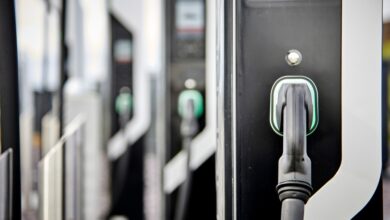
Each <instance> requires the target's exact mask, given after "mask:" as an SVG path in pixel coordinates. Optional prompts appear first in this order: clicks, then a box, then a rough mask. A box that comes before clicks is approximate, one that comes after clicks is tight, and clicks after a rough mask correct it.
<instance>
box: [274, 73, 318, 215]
mask: <svg viewBox="0 0 390 220" xmlns="http://www.w3.org/2000/svg"><path fill="white" fill-rule="evenodd" d="M317 94H318V93H317V88H316V86H315V84H314V83H313V81H311V80H310V79H308V78H306V77H302V76H297V77H283V78H281V79H279V80H277V81H276V82H275V84H274V86H273V87H272V91H271V112H270V123H271V126H272V128H273V129H274V130H275V132H276V133H277V134H279V135H282V136H283V154H282V156H281V157H280V159H279V171H278V172H279V174H278V185H277V190H278V194H279V199H280V201H281V202H282V211H281V212H282V213H281V219H282V220H303V213H304V204H305V203H306V202H307V200H308V199H309V197H310V196H311V192H312V187H311V161H310V158H309V157H308V155H307V146H306V136H307V135H308V134H311V133H312V132H313V131H314V130H315V129H316V127H317V125H318V95H317Z"/></svg>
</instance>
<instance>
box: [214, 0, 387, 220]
mask: <svg viewBox="0 0 390 220" xmlns="http://www.w3.org/2000/svg"><path fill="white" fill-rule="evenodd" d="M218 4H219V5H218V8H219V12H218V13H219V16H218V18H219V22H218V36H219V38H218V41H219V43H218V53H219V56H218V58H219V60H218V63H219V64H218V67H219V78H218V80H219V82H218V86H219V88H218V105H219V110H218V138H219V139H218V146H217V158H218V161H217V168H218V171H217V172H218V173H217V184H218V217H219V219H264V218H267V219H280V218H282V219H303V218H305V219H351V218H354V219H381V218H382V214H381V213H382V203H381V184H380V167H381V166H380V163H381V159H380V158H381V155H380V133H381V132H380V127H381V121H380V115H381V114H380V96H381V90H380V86H381V83H380V63H381V58H380V55H381V50H380V45H381V40H380V39H381V37H380V36H381V19H380V15H381V1H370V2H369V1H365V0H359V1H351V0H342V1H341V0H330V1H321V0H315V1H309V0H307V1H306V0H291V1H271V0H220V1H218ZM359 10H360V11H361V12H364V13H367V16H365V18H364V19H365V20H364V22H363V18H361V17H359V16H358V14H357V11H359ZM368 16H370V17H369V18H368ZM368 32H370V35H368V34H367V33H368ZM356 54H360V55H362V54H363V57H365V62H360V61H359V58H358V57H357V55H356ZM281 77H282V78H281ZM284 77H287V78H289V79H290V80H291V77H293V78H294V79H293V80H292V81H289V82H286V83H287V84H285V86H286V87H285V88H284V89H283V88H282V87H279V89H280V90H278V89H277V90H278V91H279V92H280V93H279V98H280V99H273V98H276V97H277V96H273V95H271V96H270V93H271V91H272V93H271V94H276V93H277V92H275V90H274V89H275V88H276V87H277V86H278V85H279V86H283V85H282V84H278V82H279V80H280V79H284ZM278 79H279V80H278ZM298 79H299V80H298ZM302 79H310V80H308V81H307V80H306V82H310V81H311V82H313V84H315V86H316V88H317V89H318V100H315V99H313V101H308V100H309V99H308V97H309V96H308V94H311V95H310V97H315V96H316V95H315V94H316V93H317V92H314V89H313V90H312V91H310V89H308V88H309V87H310V86H309V87H306V86H305V85H309V84H310V83H309V84H305V80H302ZM287 87H288V88H287ZM295 87H300V88H301V89H298V90H297V88H295ZM358 88H360V89H358ZM300 90H307V91H306V92H302V91H301V92H298V93H296V91H300ZM289 94H290V95H289ZM293 94H300V95H299V97H300V98H297V97H295V96H294V95H293ZM304 94H306V95H304ZM288 97H290V98H288ZM294 97H295V98H294ZM303 98H306V101H305V103H306V104H304V105H303V106H304V107H303V109H301V110H302V111H297V109H299V108H301V107H302V106H301V105H300V104H298V103H302V101H303V100H301V99H303ZM289 100H290V101H289ZM299 100H300V101H299ZM357 100H360V101H359V102H357ZM363 100H364V101H363ZM273 101H274V104H273ZM317 101H318V115H319V118H317V119H316V120H314V119H313V117H314V114H312V113H313V111H310V108H312V107H313V106H312V105H315V103H316V102H317ZM355 101H356V102H355ZM289 102H290V104H292V105H293V106H295V107H294V108H291V106H290V110H289V107H288V105H289V104H288V103H289ZM277 103H279V105H280V106H278V104H277ZM286 103H287V104H286ZM368 103H370V104H368ZM277 106H278V107H277ZM310 106H311V107H310ZM273 107H275V108H276V109H279V110H278V111H279V112H277V111H275V114H274V115H272V114H271V113H272V111H273V110H272V108H273ZM289 111H290V113H291V114H290V115H289V114H288V112H289ZM297 112H301V113H302V112H306V113H307V114H306V115H305V117H301V116H302V114H301V113H299V114H298V113H297ZM310 112H312V113H310ZM357 112H358V113H357ZM270 114H271V117H270ZM292 115H295V116H292ZM299 115H301V116H299ZM310 115H311V116H310ZM318 115H317V116H318ZM298 116H299V117H298ZM278 117H280V118H279V119H278ZM286 117H287V118H286ZM283 120H284V123H285V124H283ZM286 121H287V122H288V123H286ZM316 121H317V122H316ZM357 121H359V122H362V121H366V122H368V124H365V123H357ZM289 123H290V124H289ZM291 123H292V124H294V123H295V125H297V127H295V128H294V129H295V130H291V131H289V129H291V128H292V127H291ZM302 123H303V124H305V123H306V124H305V126H301V125H302ZM312 123H314V124H315V123H318V126H313V125H314V124H312ZM278 124H279V125H280V127H279V128H278ZM363 124H364V125H363ZM275 125H276V126H275ZM298 125H299V126H298ZM289 126H290V127H289ZM305 127H306V128H307V129H308V130H307V132H306V130H305ZM314 127H316V129H315V132H310V129H312V128H313V129H314ZM298 128H299V129H303V130H302V132H300V131H301V130H299V129H298ZM278 129H280V130H279V131H278ZM296 129H298V130H299V131H296ZM313 131H314V130H313ZM283 132H285V133H284V134H283ZM303 133H304V134H305V135H304V136H303ZM285 134H289V135H290V136H289V137H285V136H283V135H285ZM280 135H282V136H283V138H281V137H280ZM298 137H299V138H300V139H299V141H297V142H294V141H296V140H297V139H296V138H298ZM294 138H295V139H294ZM291 143H293V144H292V145H291ZM300 145H301V146H300ZM306 149H307V155H306V152H305V151H306ZM285 152H287V154H285ZM282 154H283V156H282ZM281 156H282V157H281ZM286 156H287V157H286ZM290 156H293V157H292V158H289V157H290ZM279 158H280V159H279ZM308 158H310V160H309V161H308ZM359 158H365V160H364V163H363V160H361V159H360V160H359V161H360V162H357V161H358V159H359ZM310 161H311V164H310ZM278 164H279V168H278ZM358 167H360V168H359V171H358V170H356V169H355V168H358ZM363 173H364V174H363ZM359 180H362V181H359ZM286 184H289V185H288V187H287V188H284V189H282V188H281V187H286ZM276 187H278V188H277V189H278V190H279V191H277V189H276ZM342 189H344V191H343V190H342ZM352 189H354V190H355V191H354V190H352ZM284 190H286V191H284ZM290 190H291V191H290ZM353 191H354V192H355V193H353ZM278 192H279V194H278ZM286 192H287V193H286ZM291 192H293V193H291ZM290 193H291V194H290ZM341 194H343V201H344V202H343V203H341V199H340V196H339V195H341ZM354 196H357V197H354ZM289 197H290V198H292V197H294V199H295V200H299V202H295V201H294V202H292V203H290V202H291V201H292V200H289V199H288V198H289ZM352 200H353V201H354V202H353V203H352ZM283 201H288V202H287V203H286V207H287V206H288V207H287V208H286V209H284V208H282V207H283V206H284V205H285V204H284V202H283ZM304 203H306V204H304ZM339 203H340V204H339ZM282 204H283V205H282ZM321 204H327V205H322V206H321ZM336 204H339V205H338V206H336ZM303 206H304V213H303ZM329 207H332V209H331V210H329V209H330V208H329ZM286 210H288V211H287V213H286V212H285V211H286ZM296 210H299V211H298V212H295V211H296ZM288 212H289V213H288ZM316 213H317V214H316ZM292 216H296V218H291V217H292ZM368 216H370V217H369V218H368Z"/></svg>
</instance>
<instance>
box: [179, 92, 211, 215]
mask: <svg viewBox="0 0 390 220" xmlns="http://www.w3.org/2000/svg"><path fill="white" fill-rule="evenodd" d="M178 112H179V115H180V116H181V119H182V120H181V125H180V135H181V137H182V148H183V150H184V151H185V153H186V155H187V161H186V179H185V181H184V183H183V184H182V186H181V187H180V189H179V195H178V200H177V206H176V213H175V220H184V219H186V213H187V207H188V203H189V197H190V192H191V182H192V171H191V167H190V161H191V142H192V139H193V138H194V136H195V135H196V134H197V132H198V130H199V124H198V120H197V119H198V118H200V117H201V116H202V115H203V112H204V108H203V97H202V94H201V93H200V92H199V91H196V90H184V91H182V92H181V93H180V95H179V100H178Z"/></svg>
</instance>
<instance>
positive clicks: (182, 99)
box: [178, 89, 204, 118]
mask: <svg viewBox="0 0 390 220" xmlns="http://www.w3.org/2000/svg"><path fill="white" fill-rule="evenodd" d="M191 99H192V100H193V102H194V110H195V116H196V117H197V118H200V117H201V116H202V115H203V112H204V105H203V96H202V94H201V93H200V92H199V91H197V90H192V89H191V90H184V91H182V92H181V93H180V95H179V103H178V112H179V115H180V116H183V109H184V107H185V104H186V103H187V102H188V101H189V100H191Z"/></svg>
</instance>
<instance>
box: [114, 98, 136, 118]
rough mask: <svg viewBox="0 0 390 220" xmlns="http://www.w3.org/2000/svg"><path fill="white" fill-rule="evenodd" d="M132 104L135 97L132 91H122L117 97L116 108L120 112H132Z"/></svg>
mask: <svg viewBox="0 0 390 220" xmlns="http://www.w3.org/2000/svg"><path fill="white" fill-rule="evenodd" d="M132 105H133V98H132V96H131V95H130V93H121V94H119V95H118V96H117V97H116V99H115V110H116V112H117V113H118V114H124V113H128V112H130V111H131V108H132V107H133V106H132Z"/></svg>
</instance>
